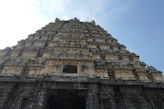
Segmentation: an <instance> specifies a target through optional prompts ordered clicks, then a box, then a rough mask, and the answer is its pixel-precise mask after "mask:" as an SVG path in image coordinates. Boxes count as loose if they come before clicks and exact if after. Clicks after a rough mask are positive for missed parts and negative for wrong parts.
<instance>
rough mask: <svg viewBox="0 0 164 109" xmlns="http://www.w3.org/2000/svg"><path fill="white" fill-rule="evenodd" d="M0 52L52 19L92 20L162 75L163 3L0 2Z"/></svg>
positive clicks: (138, 0) (101, 0)
mask: <svg viewBox="0 0 164 109" xmlns="http://www.w3.org/2000/svg"><path fill="white" fill-rule="evenodd" d="M0 13H1V14H0V24H1V25H0V30H1V31H0V49H3V48H5V47H8V46H13V45H15V44H16V42H17V41H19V40H21V39H25V38H27V36H28V35H29V34H31V33H34V32H35V31H36V30H37V29H40V28H41V27H42V26H44V25H46V24H48V23H49V22H53V21H54V20H55V18H56V17H58V18H60V19H64V20H67V19H70V18H74V17H78V18H79V19H80V20H82V21H91V20H93V19H94V20H95V21H96V24H99V25H100V26H102V27H103V28H105V29H106V30H107V31H108V33H110V34H112V35H113V37H114V38H116V39H118V41H119V42H120V43H121V44H124V45H125V46H126V47H127V49H128V50H129V51H132V52H135V53H136V54H137V55H139V56H140V60H141V61H144V62H145V63H146V64H148V65H152V66H155V67H156V68H157V69H158V70H161V71H163V72H164V61H163V56H164V43H163V41H164V0H3V1H1V4H0Z"/></svg>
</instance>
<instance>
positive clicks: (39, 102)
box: [33, 89, 46, 109]
mask: <svg viewBox="0 0 164 109" xmlns="http://www.w3.org/2000/svg"><path fill="white" fill-rule="evenodd" d="M45 97H46V89H41V90H40V91H39V92H38V94H37V99H36V104H35V105H34V106H33V107H34V109H44V108H45Z"/></svg>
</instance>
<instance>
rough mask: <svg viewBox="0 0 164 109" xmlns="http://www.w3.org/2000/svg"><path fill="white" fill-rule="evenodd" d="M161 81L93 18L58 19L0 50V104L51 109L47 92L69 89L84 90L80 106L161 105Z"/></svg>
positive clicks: (157, 108) (138, 108)
mask: <svg viewBox="0 0 164 109" xmlns="http://www.w3.org/2000/svg"><path fill="white" fill-rule="evenodd" d="M163 83H164V78H163V76H162V72H161V71H158V70H156V69H155V68H154V67H151V66H147V65H146V64H145V63H144V62H142V61H140V60H139V56H138V55H136V54H135V53H132V52H129V51H128V50H126V47H125V46H124V45H122V44H119V43H118V41H117V40H116V39H115V38H113V37H112V36H111V35H110V34H109V33H107V31H105V30H104V29H103V28H101V27H100V26H99V25H96V24H95V22H94V21H91V22H81V21H79V20H78V19H77V18H75V19H71V20H68V21H63V20H59V19H56V20H55V22H53V23H49V24H48V25H46V26H45V27H43V28H41V29H40V30H38V31H36V32H35V33H34V34H31V35H29V36H28V38H27V39H25V40H21V41H19V42H18V44H17V45H16V46H13V47H12V48H6V49H4V50H0V109H1V108H2V109H20V108H21V109H26V108H27V109H52V107H53V106H52V103H49V102H52V101H53V100H52V101H50V100H49V99H50V98H49V96H51V95H53V96H55V97H56V98H58V100H59V99H60V98H62V97H61V96H59V95H60V94H59V93H61V92H63V93H62V94H64V93H66V92H69V91H70V90H74V91H70V92H71V93H78V94H77V95H79V93H80V94H81V92H84V96H85V100H84V101H85V103H84V106H81V108H80V107H79V109H125V108H126V109H162V107H164V89H163V88H164V84H163ZM59 90H60V91H59ZM63 90H64V91H63ZM68 90H69V91H68ZM53 91H54V92H53ZM65 91H66V92H65ZM54 93H55V94H56V93H57V94H56V95H55V94H54ZM68 95H69V94H68ZM66 96H67V94H66ZM52 98H53V97H51V99H52ZM63 99H64V100H65V99H66V98H63ZM70 99H71V98H70ZM79 99H80V98H79ZM71 100H72V99H71ZM53 102H54V103H55V100H54V101H53ZM72 102H75V100H74V101H73V100H72ZM62 103H63V104H62ZM64 103H65V102H60V104H62V105H66V104H68V103H66V104H64ZM27 104H28V105H27ZM75 104H77V103H75ZM30 106H31V107H30ZM69 106H71V104H69ZM54 107H55V106H54ZM82 107H85V108H82ZM65 108H66V107H65ZM65 108H62V107H60V106H58V107H55V109H65ZM70 108H72V109H76V108H75V107H73V105H72V107H70Z"/></svg>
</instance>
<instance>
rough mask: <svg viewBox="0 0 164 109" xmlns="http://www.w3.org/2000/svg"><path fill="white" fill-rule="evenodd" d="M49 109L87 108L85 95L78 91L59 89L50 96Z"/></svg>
mask: <svg viewBox="0 0 164 109" xmlns="http://www.w3.org/2000/svg"><path fill="white" fill-rule="evenodd" d="M47 109H86V105H85V96H84V95H81V94H80V92H77V91H64V90H60V91H57V93H56V94H55V95H50V97H49V98H48V101H47Z"/></svg>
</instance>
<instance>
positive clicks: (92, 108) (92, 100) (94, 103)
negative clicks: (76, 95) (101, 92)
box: [87, 89, 99, 109]
mask: <svg viewBox="0 0 164 109" xmlns="http://www.w3.org/2000/svg"><path fill="white" fill-rule="evenodd" d="M87 102H88V103H87V105H88V106H87V109H99V100H98V90H97V89H93V90H92V89H89V91H88V101H87Z"/></svg>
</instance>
